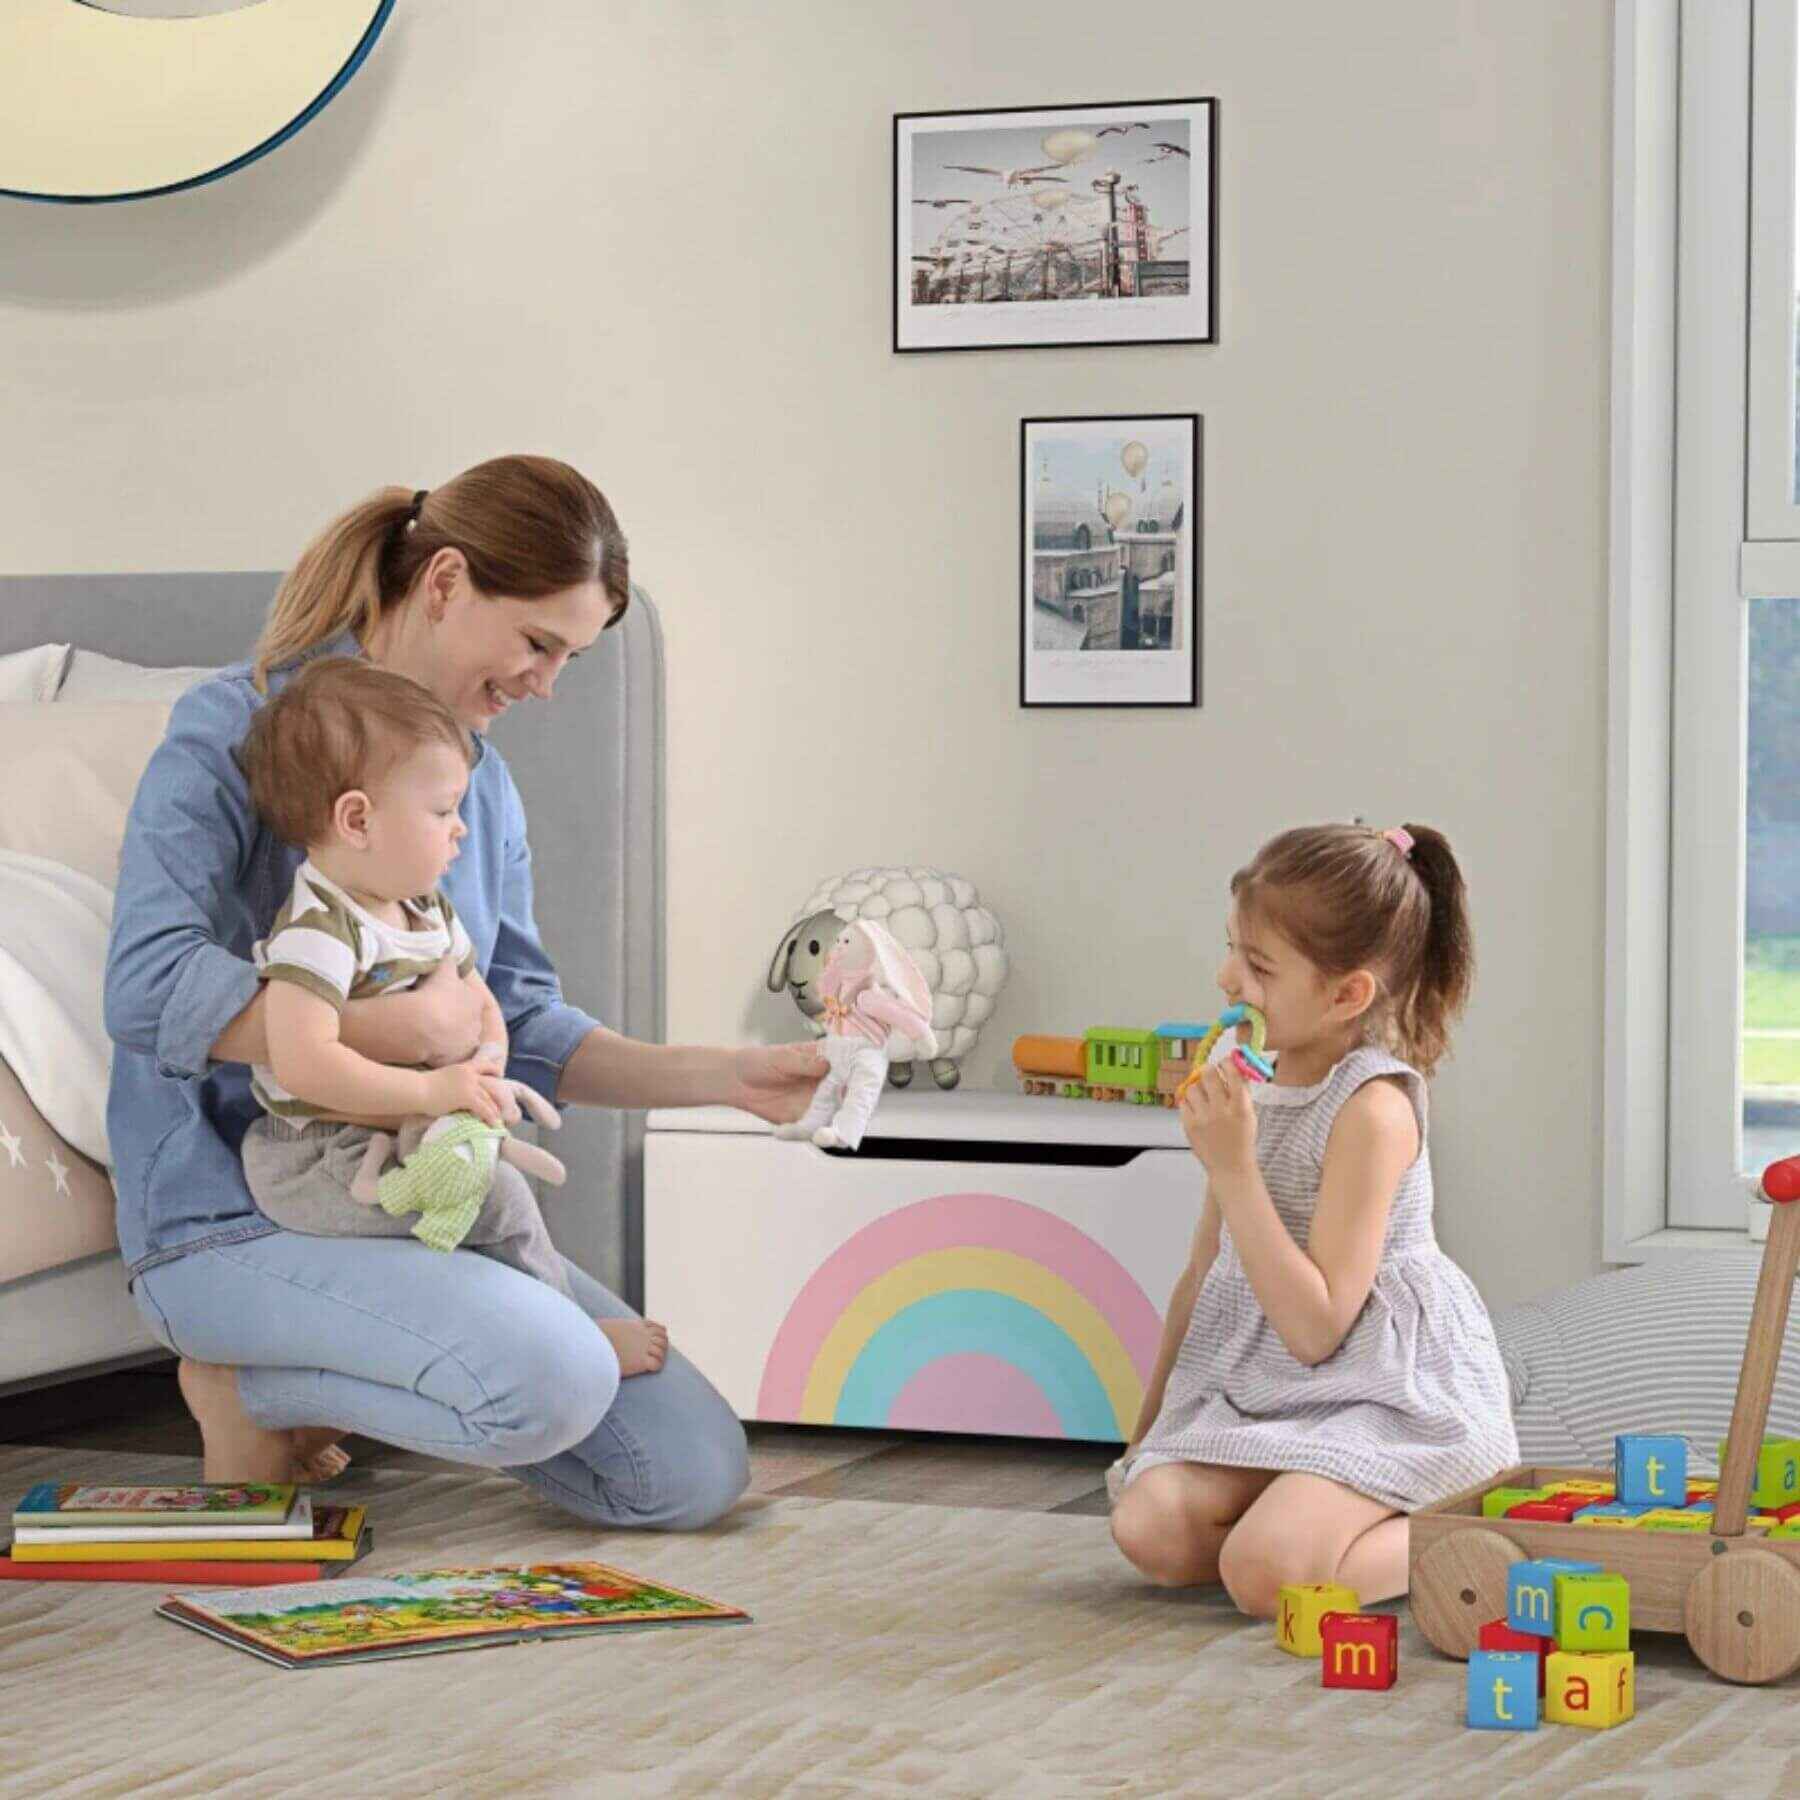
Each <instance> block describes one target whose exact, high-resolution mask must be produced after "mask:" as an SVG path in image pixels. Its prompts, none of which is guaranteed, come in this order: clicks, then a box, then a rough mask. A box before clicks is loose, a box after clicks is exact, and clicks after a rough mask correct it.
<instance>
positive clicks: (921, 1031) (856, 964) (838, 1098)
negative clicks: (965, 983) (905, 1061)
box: [775, 919, 938, 1150]
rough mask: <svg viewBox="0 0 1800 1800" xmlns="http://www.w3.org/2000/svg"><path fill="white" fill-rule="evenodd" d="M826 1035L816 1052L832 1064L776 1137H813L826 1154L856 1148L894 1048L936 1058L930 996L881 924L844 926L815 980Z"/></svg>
mask: <svg viewBox="0 0 1800 1800" xmlns="http://www.w3.org/2000/svg"><path fill="white" fill-rule="evenodd" d="M819 993H820V995H821V996H822V997H823V999H824V1001H825V1036H824V1037H823V1038H822V1039H821V1040H820V1042H819V1049H820V1050H821V1052H822V1053H823V1054H824V1057H825V1060H826V1062H827V1063H828V1064H829V1065H830V1068H829V1070H828V1072H827V1073H826V1075H825V1077H824V1079H823V1080H821V1081H820V1083H819V1085H818V1087H817V1088H816V1089H815V1090H814V1093H813V1098H812V1104H811V1105H810V1106H809V1107H808V1108H807V1109H806V1113H805V1115H804V1116H803V1117H802V1118H799V1119H796V1120H795V1121H794V1123H793V1124H791V1125H778V1126H777V1127H776V1128H775V1135H776V1136H777V1137H778V1138H811V1139H812V1141H813V1142H814V1143H815V1144H818V1145H820V1146H821V1147H822V1148H824V1149H828V1150H832V1149H838V1148H840V1147H841V1148H843V1149H846V1150H854V1149H855V1148H856V1147H857V1146H858V1145H859V1144H860V1143H861V1142H862V1139H863V1133H864V1132H865V1131H866V1130H867V1129H868V1125H869V1120H870V1119H871V1118H872V1117H873V1116H874V1113H875V1107H876V1103H877V1102H878V1101H879V1100H880V1099H881V1088H882V1084H883V1082H885V1081H886V1079H887V1070H888V1063H889V1061H890V1060H891V1059H892V1057H893V1056H894V1054H895V1052H896V1051H897V1050H901V1049H904V1051H905V1054H906V1055H908V1056H910V1057H914V1058H927V1059H928V1058H930V1057H933V1056H935V1055H936V1054H937V1048H938V1044H937V1036H936V1034H935V1033H934V1032H933V1031H932V1029H931V991H930V989H929V988H927V987H926V985H925V977H924V976H923V975H922V974H921V973H920V971H919V966H918V964H917V963H915V962H914V961H913V959H912V958H911V957H910V956H909V955H908V954H907V952H906V947H905V946H904V945H903V944H902V943H901V942H900V940H899V939H898V938H897V937H895V936H894V934H893V933H892V932H891V931H889V930H888V928H887V927H886V926H885V925H881V924H878V923H877V922H876V921H875V920H873V919H858V920H857V921H856V922H855V923H854V924H851V925H847V926H845V928H844V930H843V931H842V932H841V933H840V934H839V936H838V940H837V942H836V943H835V944H834V945H832V947H831V954H830V955H829V956H828V957H827V958H826V959H825V967H824V970H823V971H822V972H821V974H820V976H819Z"/></svg>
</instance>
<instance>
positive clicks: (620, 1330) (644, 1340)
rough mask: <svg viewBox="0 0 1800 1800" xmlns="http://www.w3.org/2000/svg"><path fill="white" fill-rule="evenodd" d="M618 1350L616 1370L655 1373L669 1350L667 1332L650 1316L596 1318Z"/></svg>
mask: <svg viewBox="0 0 1800 1800" xmlns="http://www.w3.org/2000/svg"><path fill="white" fill-rule="evenodd" d="M594 1323H595V1324H596V1325H598V1326H599V1327H600V1329H601V1330H602V1331H604V1332H605V1333H606V1335H607V1336H608V1337H609V1338H610V1339H611V1340H612V1347H613V1349H614V1350H615V1351H616V1352H617V1353H618V1357H619V1374H620V1377H621V1378H623V1377H624V1376H627V1375H654V1374H655V1373H656V1371H657V1370H658V1369H660V1368H661V1367H662V1366H663V1358H664V1357H666V1356H667V1355H668V1354H669V1333H668V1330H667V1329H666V1328H665V1327H664V1326H661V1325H658V1324H656V1323H655V1322H654V1321H653V1320H650V1319H596V1320H595V1321H594Z"/></svg>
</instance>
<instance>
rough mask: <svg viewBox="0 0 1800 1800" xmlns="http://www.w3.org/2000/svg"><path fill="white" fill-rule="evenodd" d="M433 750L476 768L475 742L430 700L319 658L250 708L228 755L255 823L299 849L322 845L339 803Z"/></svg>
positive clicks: (393, 680) (395, 679) (388, 678)
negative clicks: (252, 712)
mask: <svg viewBox="0 0 1800 1800" xmlns="http://www.w3.org/2000/svg"><path fill="white" fill-rule="evenodd" d="M439 743H441V744H448V745H450V746H451V747H452V748H453V749H455V750H456V751H457V752H458V753H459V754H460V755H461V756H462V758H463V759H464V761H465V762H467V763H468V764H469V765H470V766H471V767H472V766H473V765H474V761H475V746H474V743H473V741H472V740H471V739H470V737H469V734H468V732H467V731H466V730H464V728H463V726H462V724H461V722H460V721H459V720H458V719H457V717H456V715H455V714H454V713H453V712H452V711H451V710H450V709H449V707H447V706H446V705H445V704H444V703H443V701H441V700H440V699H438V697H437V696H436V695H435V694H433V693H431V692H430V691H429V690H428V689H426V688H422V687H420V685H419V684H418V683H417V682H416V681H412V680H409V679H408V678H407V677H406V676H404V675H396V674H394V672H393V671H392V670H391V669H378V668H377V667H376V666H375V665H374V664H373V663H367V662H362V661H360V660H358V659H357V658H355V657H350V656H327V657H323V658H321V659H320V660H319V661H317V662H311V663H308V664H307V665H306V667H305V668H303V669H302V670H301V671H300V672H299V673H298V674H297V675H296V676H295V677H294V678H293V680H291V681H289V682H287V683H286V684H285V685H284V686H283V687H282V689H281V691H280V692H279V693H277V694H275V695H274V696H272V697H271V698H270V699H269V700H268V701H267V702H265V703H264V704H263V705H262V706H260V707H258V708H257V710H256V716H255V717H254V718H253V719H252V720H251V721H250V729H249V730H248V731H247V732H246V733H245V734H244V739H243V742H242V743H240V744H239V745H238V747H237V749H236V751H235V752H234V754H235V755H236V757H237V760H238V766H239V767H240V768H241V769H242V770H243V771H244V779H245V780H246V781H247V782H248V783H249V786H250V804H251V805H252V806H253V807H255V808H256V812H257V815H258V817H259V818H261V820H262V821H263V823H264V824H265V825H267V826H268V828H269V829H270V830H271V831H272V832H274V834H275V835H276V836H277V837H278V838H280V839H281V841H282V842H283V843H284V844H294V845H297V846H298V847H299V848H301V849H306V848H308V847H309V846H311V845H314V844H318V843H321V842H323V841H324V839H325V838H326V837H327V836H328V835H329V833H330V831H331V812H332V808H333V807H334V806H336V805H337V803H338V798H339V796H340V795H343V794H347V793H348V792H349V791H350V790H351V789H352V788H361V789H363V790H364V791H365V792H367V791H368V790H369V789H371V788H373V787H375V786H376V785H377V784H378V783H379V782H380V781H381V779H382V778H383V777H384V776H385V775H386V774H387V773H388V772H389V770H391V769H392V768H393V767H394V766H395V764H396V763H399V762H400V761H402V760H403V759H404V758H405V757H407V756H408V755H410V754H411V753H412V752H413V751H415V750H418V749H420V748H422V747H423V746H424V745H427V744H439Z"/></svg>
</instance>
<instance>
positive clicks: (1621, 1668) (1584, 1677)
mask: <svg viewBox="0 0 1800 1800" xmlns="http://www.w3.org/2000/svg"><path fill="white" fill-rule="evenodd" d="M1635 1688H1636V1659H1635V1658H1634V1657H1633V1656H1632V1654H1631V1652H1630V1651H1629V1650H1609V1651H1607V1652H1605V1653H1604V1654H1601V1655H1597V1656H1596V1655H1591V1654H1584V1653H1582V1652H1579V1651H1570V1650H1556V1651H1552V1652H1551V1655H1550V1659H1549V1685H1548V1686H1547V1687H1546V1689H1545V1691H1544V1717H1545V1718H1547V1719H1549V1720H1550V1721H1551V1722H1552V1723H1553V1724H1557V1725H1584V1726H1586V1727H1587V1728H1588V1729H1589V1730H1590V1731H1605V1730H1607V1729H1608V1728H1609V1727H1610V1726H1613V1725H1623V1724H1624V1723H1625V1721H1626V1720H1627V1719H1629V1718H1630V1717H1632V1715H1633V1714H1634V1713H1635V1712H1636V1711H1637V1695H1636V1692H1635Z"/></svg>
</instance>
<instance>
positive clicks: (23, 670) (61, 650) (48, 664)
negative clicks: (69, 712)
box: [0, 644, 69, 705]
mask: <svg viewBox="0 0 1800 1800" xmlns="http://www.w3.org/2000/svg"><path fill="white" fill-rule="evenodd" d="M68 663H69V646H68V645H67V644H39V645H38V646H37V647H36V648H35V649H31V650H15V651H14V652H13V653H12V655H10V656H0V705H3V704H5V703H6V702H8V701H13V700H40V701H41V700H54V699H55V698H56V690H57V689H58V688H59V687H60V686H61V685H62V679H63V672H64V670H65V669H66V668H67V667H68Z"/></svg>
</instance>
